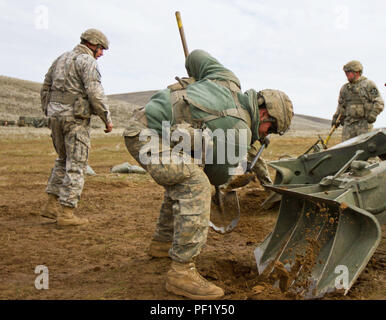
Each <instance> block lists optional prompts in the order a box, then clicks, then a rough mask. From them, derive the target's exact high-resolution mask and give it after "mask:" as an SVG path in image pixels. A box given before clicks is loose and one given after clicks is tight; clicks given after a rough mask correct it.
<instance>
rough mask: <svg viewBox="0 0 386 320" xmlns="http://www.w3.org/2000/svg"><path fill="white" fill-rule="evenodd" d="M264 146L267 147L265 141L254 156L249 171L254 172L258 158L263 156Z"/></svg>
mask: <svg viewBox="0 0 386 320" xmlns="http://www.w3.org/2000/svg"><path fill="white" fill-rule="evenodd" d="M264 148H265V143H263V144H262V145H261V147H260V149H259V152H258V153H257V155H256V156H255V157H254V158H253V161H252V163H251V166H250V167H249V168H248V171H249V172H252V169H253V167H254V166H255V164H256V162H257V160H259V158H260V156H261V153H262V152H263V151H264Z"/></svg>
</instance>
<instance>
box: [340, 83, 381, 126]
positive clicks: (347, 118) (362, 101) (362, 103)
mask: <svg viewBox="0 0 386 320" xmlns="http://www.w3.org/2000/svg"><path fill="white" fill-rule="evenodd" d="M383 108H384V102H383V99H382V97H381V95H380V93H379V91H378V89H377V87H376V85H375V83H374V82H373V81H371V80H369V79H367V78H366V77H363V76H361V77H360V78H359V79H358V80H357V81H355V82H353V83H349V82H348V83H346V84H344V85H343V86H342V88H341V90H340V94H339V100H338V107H337V110H336V112H335V114H334V117H333V121H335V120H336V119H337V118H338V115H339V114H342V118H343V121H344V123H345V124H348V125H349V124H351V123H354V122H357V121H359V120H362V119H366V120H367V119H369V117H374V118H376V117H377V116H378V114H379V113H381V112H382V110H383Z"/></svg>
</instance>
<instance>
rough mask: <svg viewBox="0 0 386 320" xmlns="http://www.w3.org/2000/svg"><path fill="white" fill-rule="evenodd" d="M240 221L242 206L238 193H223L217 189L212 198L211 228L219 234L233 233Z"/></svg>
mask: <svg viewBox="0 0 386 320" xmlns="http://www.w3.org/2000/svg"><path fill="white" fill-rule="evenodd" d="M239 220H240V204H239V198H238V196H237V191H229V192H223V191H221V190H220V189H219V188H216V194H215V195H214V196H213V197H212V201H211V211H210V222H209V225H210V227H211V228H212V229H213V230H214V231H216V232H219V233H222V234H224V233H228V232H231V231H232V230H233V229H234V228H235V227H236V226H237V224H238V222H239Z"/></svg>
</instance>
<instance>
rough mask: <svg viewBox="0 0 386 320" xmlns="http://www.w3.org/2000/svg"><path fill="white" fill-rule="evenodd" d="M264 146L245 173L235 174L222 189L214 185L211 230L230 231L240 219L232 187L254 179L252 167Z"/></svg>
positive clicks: (237, 186)
mask: <svg viewBox="0 0 386 320" xmlns="http://www.w3.org/2000/svg"><path fill="white" fill-rule="evenodd" d="M265 147H266V145H265V144H264V143H263V144H262V145H261V147H260V149H259V151H258V152H257V154H256V156H255V157H254V159H253V160H252V162H251V164H250V165H249V166H248V167H247V171H246V173H245V174H242V175H239V176H236V178H235V179H234V180H232V181H231V182H230V183H229V184H228V185H227V186H226V187H225V188H224V189H221V188H220V187H219V186H216V187H215V188H216V193H215V195H214V196H213V197H212V208H211V213H210V217H211V221H210V223H209V225H210V226H211V227H212V229H213V230H215V231H217V232H219V233H223V234H224V233H227V232H231V231H232V230H233V229H234V228H235V227H236V226H237V224H238V222H239V220H240V204H239V198H238V196H237V191H236V190H234V189H237V188H241V187H244V186H246V185H247V184H248V183H250V182H251V181H252V180H253V179H254V177H255V175H254V173H253V172H252V168H253V167H254V166H255V164H256V162H257V160H258V159H259V157H260V156H261V153H262V152H263V151H264V148H265Z"/></svg>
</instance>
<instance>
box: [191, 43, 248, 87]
mask: <svg viewBox="0 0 386 320" xmlns="http://www.w3.org/2000/svg"><path fill="white" fill-rule="evenodd" d="M185 68H186V71H187V72H188V75H189V77H194V78H195V79H196V80H197V81H199V80H203V79H210V80H225V81H227V80H228V81H232V82H234V83H235V84H236V85H237V86H238V87H239V88H241V85H240V81H239V79H238V78H237V77H236V76H235V74H234V73H233V72H232V71H230V70H229V69H227V68H225V67H224V66H223V65H222V64H221V63H220V62H218V61H217V60H216V59H215V58H213V57H212V56H211V55H210V54H209V53H207V52H205V51H203V50H194V51H192V52H191V53H190V54H189V55H188V57H187V58H186V61H185Z"/></svg>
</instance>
